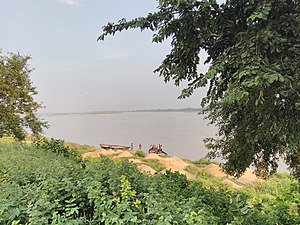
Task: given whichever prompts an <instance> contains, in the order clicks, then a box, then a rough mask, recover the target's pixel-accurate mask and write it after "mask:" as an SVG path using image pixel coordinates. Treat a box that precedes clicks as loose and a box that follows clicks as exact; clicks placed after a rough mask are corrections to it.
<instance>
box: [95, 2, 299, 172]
mask: <svg viewBox="0 0 300 225" xmlns="http://www.w3.org/2000/svg"><path fill="white" fill-rule="evenodd" d="M299 12H300V1H299V0H264V1H261V0H247V1H245V0H227V1H225V3H222V4H220V3H218V2H217V1H215V0H159V1H158V7H157V11H156V12H153V13H149V14H148V15H147V16H145V17H140V18H136V19H133V20H130V21H127V20H126V19H121V20H120V21H118V22H117V23H108V24H107V25H106V26H104V27H103V33H102V34H101V36H99V38H98V40H104V38H105V37H106V36H107V35H114V34H115V33H116V32H118V31H123V30H127V29H129V28H140V29H141V30H144V29H150V30H151V31H153V32H154V34H153V38H152V41H153V42H157V43H158V42H163V41H164V40H165V39H167V38H170V39H171V46H172V49H171V52H170V53H169V54H168V55H167V56H166V57H165V59H164V60H163V62H162V63H161V65H160V66H159V67H158V68H157V69H156V70H155V71H156V72H158V73H159V75H160V76H163V77H164V79H165V81H166V82H168V81H171V80H174V82H175V85H179V84H180V83H181V82H182V81H188V86H187V87H186V88H185V89H184V90H183V91H182V94H181V96H180V97H181V98H185V97H188V96H190V95H191V94H192V93H193V91H194V90H195V89H197V88H199V87H204V86H206V85H208V87H209V88H208V92H207V95H206V96H205V98H203V100H202V106H203V107H205V109H206V110H205V112H206V113H208V118H210V120H211V123H214V124H216V125H218V127H219V132H218V138H215V139H213V138H210V139H207V140H206V142H207V146H208V147H209V148H210V149H211V150H212V152H211V156H212V157H216V156H222V157H223V158H224V159H226V163H225V164H224V169H225V170H227V172H229V173H230V174H232V175H235V176H239V175H240V174H241V173H243V172H244V171H245V169H246V168H247V167H248V166H249V165H251V164H252V163H254V164H255V165H256V167H257V171H258V172H259V173H260V174H264V175H267V174H268V173H272V172H274V171H275V170H276V168H277V166H278V157H279V156H282V157H283V158H284V160H285V162H286V163H287V164H288V166H289V167H290V169H291V170H292V172H293V173H294V174H296V175H297V174H298V175H299V176H300V60H299V59H300V13H299ZM201 50H205V51H206V52H207V54H208V57H207V58H206V59H201V60H202V61H204V62H205V63H209V64H210V67H209V69H208V71H207V72H206V73H203V74H202V73H199V72H198V71H197V65H198V64H199V63H200V57H199V53H200V51H201Z"/></svg>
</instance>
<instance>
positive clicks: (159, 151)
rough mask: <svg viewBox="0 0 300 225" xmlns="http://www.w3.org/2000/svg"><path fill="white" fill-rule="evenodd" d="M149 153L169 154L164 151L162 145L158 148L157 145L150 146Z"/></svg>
mask: <svg viewBox="0 0 300 225" xmlns="http://www.w3.org/2000/svg"><path fill="white" fill-rule="evenodd" d="M148 152H149V153H155V154H165V155H167V153H166V152H164V151H163V149H162V145H161V144H159V145H158V146H157V145H155V144H152V145H150V149H149V151H148Z"/></svg>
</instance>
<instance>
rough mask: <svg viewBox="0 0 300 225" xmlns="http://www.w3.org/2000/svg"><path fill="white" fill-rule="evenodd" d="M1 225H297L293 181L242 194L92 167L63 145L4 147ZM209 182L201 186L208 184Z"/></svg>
mask: <svg viewBox="0 0 300 225" xmlns="http://www.w3.org/2000/svg"><path fill="white" fill-rule="evenodd" d="M0 155H1V157H0V224H32V225H33V224H39V225H40V224H155V225H157V224H162V225H166V224H184V225H185V224H232V225H233V224H255V225H259V224H261V225H268V224H270V225H271V224H299V223H300V216H299V215H300V209H299V203H300V195H299V192H298V189H299V185H298V183H297V182H296V181H294V180H292V179H290V178H289V177H287V176H282V177H281V178H280V177H277V178H276V179H275V178H274V179H273V180H272V181H268V182H265V183H262V184H260V185H257V186H255V187H252V188H244V189H241V190H240V191H236V190H232V189H228V188H226V187H225V186H222V185H221V184H217V183H214V184H213V186H214V188H213V187H210V185H205V184H204V183H203V182H202V181H201V179H199V180H196V181H188V180H187V179H186V177H185V176H183V175H180V174H179V173H171V172H168V173H167V174H166V175H163V174H157V175H155V176H148V175H145V174H143V173H140V172H139V171H138V170H137V169H136V166H135V165H134V164H132V163H128V162H127V161H124V160H120V159H118V160H117V161H113V160H112V159H109V158H106V157H101V158H100V159H97V160H88V161H86V162H84V161H82V160H79V158H78V157H77V155H76V152H75V151H73V150H72V149H71V148H68V147H65V146H64V144H63V142H62V141H57V140H49V141H41V140H39V141H38V142H36V144H35V145H34V146H27V145H25V144H20V143H0ZM204 179H205V177H203V178H202V180H204Z"/></svg>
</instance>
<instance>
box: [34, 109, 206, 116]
mask: <svg viewBox="0 0 300 225" xmlns="http://www.w3.org/2000/svg"><path fill="white" fill-rule="evenodd" d="M128 112H130V113H138V112H193V113H194V112H196V113H200V112H202V109H200V108H183V109H141V110H123V111H91V112H62V113H40V114H41V115H46V116H67V115H98V114H99V115H106V114H120V113H128Z"/></svg>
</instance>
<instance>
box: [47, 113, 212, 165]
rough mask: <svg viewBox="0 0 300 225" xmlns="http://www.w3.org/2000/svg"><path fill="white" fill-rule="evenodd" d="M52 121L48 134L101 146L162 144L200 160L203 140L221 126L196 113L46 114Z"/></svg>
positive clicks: (179, 153)
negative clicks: (213, 124)
mask: <svg viewBox="0 0 300 225" xmlns="http://www.w3.org/2000/svg"><path fill="white" fill-rule="evenodd" d="M43 117H44V118H45V120H47V121H48V122H49V124H50V128H49V129H48V130H46V132H45V136H46V137H53V138H58V139H64V140H65V141H70V142H76V143H79V144H88V145H94V146H99V144H100V143H107V144H120V145H127V146H130V145H131V143H133V144H134V149H138V145H139V144H140V143H141V144H142V150H143V151H147V150H148V149H149V146H150V144H156V145H158V144H162V145H163V149H164V151H166V152H167V153H168V154H169V155H176V156H178V157H182V158H186V159H191V160H197V159H200V158H202V157H204V156H205V155H206V153H207V152H208V150H207V149H206V148H205V146H204V144H203V139H204V138H207V137H211V136H213V135H214V134H215V133H216V131H217V129H216V127H214V126H212V125H209V126H208V125H207V124H208V120H205V119H204V116H203V115H198V114H197V113H196V112H122V113H100V114H57V115H55V114H53V115H51V114H46V115H43Z"/></svg>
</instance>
